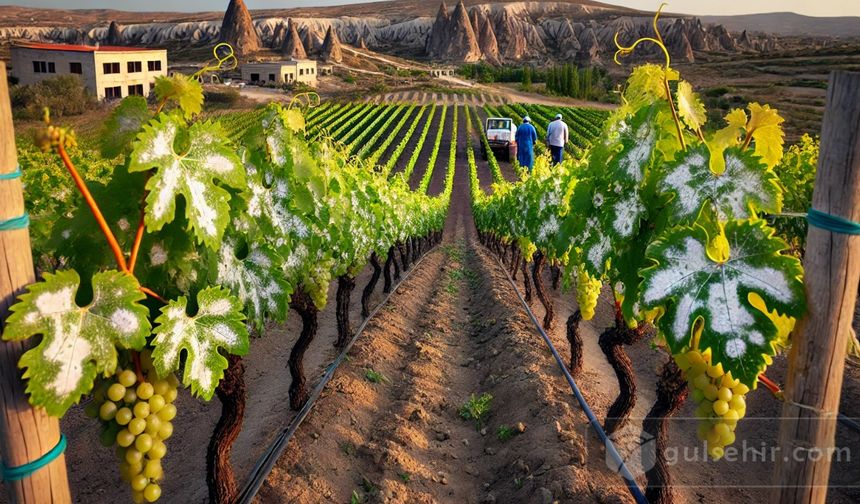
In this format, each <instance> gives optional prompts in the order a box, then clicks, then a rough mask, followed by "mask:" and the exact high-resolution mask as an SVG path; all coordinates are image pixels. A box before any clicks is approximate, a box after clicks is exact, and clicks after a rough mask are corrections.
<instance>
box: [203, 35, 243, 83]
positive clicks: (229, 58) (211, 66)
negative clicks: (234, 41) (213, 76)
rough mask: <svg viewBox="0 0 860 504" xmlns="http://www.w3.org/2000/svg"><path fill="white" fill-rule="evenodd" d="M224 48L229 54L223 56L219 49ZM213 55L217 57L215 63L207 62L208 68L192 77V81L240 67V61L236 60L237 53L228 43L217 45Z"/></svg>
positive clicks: (213, 49)
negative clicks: (204, 75) (208, 74)
mask: <svg viewBox="0 0 860 504" xmlns="http://www.w3.org/2000/svg"><path fill="white" fill-rule="evenodd" d="M222 47H226V48H227V52H226V53H224V54H223V55H222V54H219V49H221V48H222ZM212 54H213V55H215V62H214V63H212V60H209V61H207V62H206V66H204V67H203V68H201V69H200V70H198V71H197V72H195V73H194V75H192V76H191V78H192V79H198V78H200V77H201V76H202V75H203V74H205V73H209V72H218V71H223V70H235V69H236V67H238V66H239V60H238V59H237V58H236V52H235V51H233V46H231V45H230V44H228V43H227V42H221V43H220V44H217V45H216V46H215V47H213V48H212ZM228 62H229V63H228ZM228 65H229V66H228Z"/></svg>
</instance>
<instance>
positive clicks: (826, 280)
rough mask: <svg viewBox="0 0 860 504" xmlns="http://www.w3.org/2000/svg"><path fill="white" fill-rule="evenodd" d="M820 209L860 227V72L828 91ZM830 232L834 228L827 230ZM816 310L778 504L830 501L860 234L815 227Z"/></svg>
mask: <svg viewBox="0 0 860 504" xmlns="http://www.w3.org/2000/svg"><path fill="white" fill-rule="evenodd" d="M812 208H814V209H815V210H818V211H820V212H824V213H826V214H830V215H832V216H835V217H842V218H843V219H848V220H851V221H853V222H858V221H860V73H847V72H834V73H833V74H831V76H830V86H829V88H828V91H827V108H826V110H825V112H824V124H823V126H822V129H821V153H820V156H819V158H818V173H817V174H816V176H815V192H814V193H813V196H812ZM826 227H829V226H826ZM806 243H807V244H806V256H805V258H804V264H803V266H804V270H805V275H804V279H805V283H806V295H807V302H808V305H809V309H808V311H807V314H806V316H805V317H804V318H803V319H801V320H800V321H799V322H798V324H797V328H796V329H795V332H794V338H793V341H792V346H791V352H790V354H789V364H788V379H787V383H786V386H785V391H784V392H785V399H786V401H785V404H784V406H783V408H782V423H781V425H780V429H779V446H780V447H781V452H780V454H779V456H778V457H777V461H776V464H777V465H776V471H775V476H774V489H773V491H772V494H771V502H773V503H779V504H792V503H794V504H800V503H823V502H824V501H825V497H826V496H827V482H828V479H829V475H830V465H831V456H830V455H831V453H832V449H833V447H834V438H835V433H836V419H837V414H838V411H839V396H840V394H841V391H842V377H843V373H844V367H845V353H846V348H847V345H848V337H849V330H850V328H851V321H852V317H853V315H854V307H855V301H856V297H857V283H858V280H860V236H857V235H854V236H852V235H850V234H845V233H839V232H833V231H829V230H826V229H822V228H820V227H816V226H813V225H810V226H809V233H808V234H807V240H806Z"/></svg>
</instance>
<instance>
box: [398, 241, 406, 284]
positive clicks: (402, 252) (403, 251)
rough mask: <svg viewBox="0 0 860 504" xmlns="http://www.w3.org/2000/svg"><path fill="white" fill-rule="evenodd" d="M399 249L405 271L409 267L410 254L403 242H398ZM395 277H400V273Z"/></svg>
mask: <svg viewBox="0 0 860 504" xmlns="http://www.w3.org/2000/svg"><path fill="white" fill-rule="evenodd" d="M397 251H398V252H399V253H400V264H402V265H403V271H404V272H405V271H406V270H408V269H409V254H407V253H406V245H404V244H403V242H397ZM395 278H400V273H399V272H398V274H397V275H396V276H395Z"/></svg>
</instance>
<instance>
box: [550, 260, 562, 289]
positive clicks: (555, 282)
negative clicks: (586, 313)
mask: <svg viewBox="0 0 860 504" xmlns="http://www.w3.org/2000/svg"><path fill="white" fill-rule="evenodd" d="M550 271H551V272H552V290H558V288H559V286H560V285H561V268H560V267H559V266H558V265H557V264H553V265H552V266H550Z"/></svg>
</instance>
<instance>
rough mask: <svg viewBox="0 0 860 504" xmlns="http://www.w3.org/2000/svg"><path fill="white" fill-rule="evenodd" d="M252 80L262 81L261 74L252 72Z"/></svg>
mask: <svg viewBox="0 0 860 504" xmlns="http://www.w3.org/2000/svg"><path fill="white" fill-rule="evenodd" d="M251 82H260V74H257V73H252V74H251Z"/></svg>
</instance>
